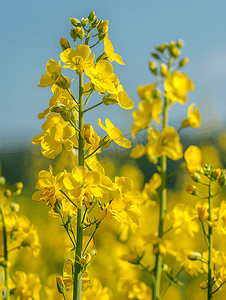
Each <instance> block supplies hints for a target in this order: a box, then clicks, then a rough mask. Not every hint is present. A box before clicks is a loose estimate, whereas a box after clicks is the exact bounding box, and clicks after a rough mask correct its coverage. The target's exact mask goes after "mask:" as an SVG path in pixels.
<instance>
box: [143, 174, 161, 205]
mask: <svg viewBox="0 0 226 300" xmlns="http://www.w3.org/2000/svg"><path fill="white" fill-rule="evenodd" d="M161 184H162V178H161V176H160V174H159V173H154V175H153V176H152V178H151V179H150V180H149V182H148V183H145V185H144V189H143V192H142V196H143V198H144V201H145V203H146V204H149V203H148V202H149V201H153V200H157V199H158V193H157V189H158V188H159V187H160V186H161Z"/></svg>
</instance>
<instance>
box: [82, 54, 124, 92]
mask: <svg viewBox="0 0 226 300" xmlns="http://www.w3.org/2000/svg"><path fill="white" fill-rule="evenodd" d="M113 70H114V69H113V66H112V65H111V64H110V63H109V62H108V61H106V60H99V61H98V62H97V64H96V65H95V64H93V65H92V66H90V68H88V69H86V70H85V73H86V75H87V76H88V77H89V78H90V80H91V82H92V83H93V85H94V89H95V90H96V91H98V92H99V93H104V92H105V91H106V92H108V93H111V94H117V89H116V87H115V83H116V82H117V80H118V77H117V75H116V74H114V73H113Z"/></svg>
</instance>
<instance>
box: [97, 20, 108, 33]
mask: <svg viewBox="0 0 226 300" xmlns="http://www.w3.org/2000/svg"><path fill="white" fill-rule="evenodd" d="M97 30H98V31H99V32H102V33H104V32H106V31H108V21H104V22H103V20H101V21H100V23H99V25H98V26H97Z"/></svg>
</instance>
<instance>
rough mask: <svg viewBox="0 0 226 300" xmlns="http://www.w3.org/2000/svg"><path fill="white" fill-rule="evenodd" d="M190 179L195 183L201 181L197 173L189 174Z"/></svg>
mask: <svg viewBox="0 0 226 300" xmlns="http://www.w3.org/2000/svg"><path fill="white" fill-rule="evenodd" d="M191 179H192V180H193V181H195V182H202V179H201V177H200V175H199V174H198V173H196V172H195V173H193V174H191Z"/></svg>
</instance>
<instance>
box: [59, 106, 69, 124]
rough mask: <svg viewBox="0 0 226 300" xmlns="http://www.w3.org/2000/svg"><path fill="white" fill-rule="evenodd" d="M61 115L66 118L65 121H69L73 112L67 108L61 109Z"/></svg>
mask: <svg viewBox="0 0 226 300" xmlns="http://www.w3.org/2000/svg"><path fill="white" fill-rule="evenodd" d="M60 115H61V117H62V118H63V119H64V121H65V122H69V121H70V120H71V114H70V112H69V111H68V110H67V109H65V110H63V111H61V112H60Z"/></svg>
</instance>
